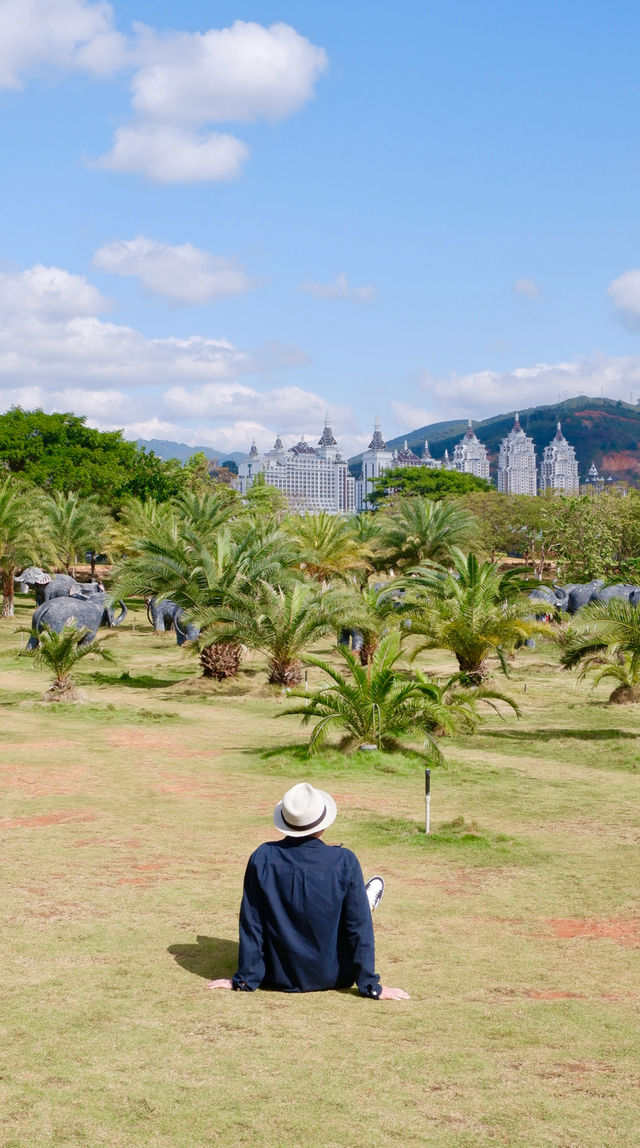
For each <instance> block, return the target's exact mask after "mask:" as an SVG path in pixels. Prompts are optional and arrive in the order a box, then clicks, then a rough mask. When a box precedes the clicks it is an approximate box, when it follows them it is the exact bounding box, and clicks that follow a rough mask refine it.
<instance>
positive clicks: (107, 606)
mask: <svg viewBox="0 0 640 1148" xmlns="http://www.w3.org/2000/svg"><path fill="white" fill-rule="evenodd" d="M69 596H70V598H71V599H72V601H75V600H76V599H77V598H80V599H81V600H82V601H83V602H95V603H96V605H97V606H102V621H101V623H100V624H101V625H102V626H109V627H110V628H111V629H112V630H113V629H114V628H115V627H116V626H120V625H121V623H122V622H124V620H125V618H126V616H127V607H126V605H125V603H124V602H123V601H122V598H119V599H118V605H119V606H120V613H119V614H118V615H117V616H116V612H115V609H114V601H113V599H112V598H110V597H109V595H108V594H107V592H106V591H105V590H96V591H95V592H94V593H90V594H75V593H74V594H70V595H69Z"/></svg>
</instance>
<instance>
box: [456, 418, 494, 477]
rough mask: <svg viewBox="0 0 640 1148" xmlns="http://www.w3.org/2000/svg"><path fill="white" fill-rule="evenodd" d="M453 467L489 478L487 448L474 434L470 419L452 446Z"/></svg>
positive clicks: (465, 472)
mask: <svg viewBox="0 0 640 1148" xmlns="http://www.w3.org/2000/svg"><path fill="white" fill-rule="evenodd" d="M453 469H454V470H459V471H461V472H462V474H475V476H476V478H486V479H488V478H489V458H488V456H487V448H486V446H485V445H484V443H481V442H480V439H479V438H478V436H477V435H476V432H475V431H474V429H473V424H472V422H471V419H469V426H468V427H467V430H466V432H465V434H464V436H463V438H461V440H460V442H459V443H457V444H456V446H455V447H454V451H453Z"/></svg>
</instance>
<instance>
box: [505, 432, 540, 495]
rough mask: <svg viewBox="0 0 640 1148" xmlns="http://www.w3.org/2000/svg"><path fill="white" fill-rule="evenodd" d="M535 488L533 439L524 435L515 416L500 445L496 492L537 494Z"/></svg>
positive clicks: (536, 485) (535, 474) (536, 484)
mask: <svg viewBox="0 0 640 1148" xmlns="http://www.w3.org/2000/svg"><path fill="white" fill-rule="evenodd" d="M537 487H538V483H537V473H536V450H535V446H534V443H533V439H532V438H529V435H527V434H525V433H524V431H523V429H522V427H521V426H520V416H519V415H518V414H516V417H515V420H514V423H513V427H512V429H511V430H510V431H509V434H508V435H507V436H506V438H503V440H502V442H501V443H500V454H499V456H498V490H499V491H500V493H501V494H537V492H538V490H537Z"/></svg>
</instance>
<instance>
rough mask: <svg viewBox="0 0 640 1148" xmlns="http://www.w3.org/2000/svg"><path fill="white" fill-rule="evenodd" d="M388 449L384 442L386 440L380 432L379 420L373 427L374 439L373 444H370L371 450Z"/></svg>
mask: <svg viewBox="0 0 640 1148" xmlns="http://www.w3.org/2000/svg"><path fill="white" fill-rule="evenodd" d="M386 449H387V444H386V442H385V441H384V439H383V437H382V432H381V430H380V419H378V418H377V419H376V421H375V423H374V426H373V438H372V439H371V442H370V443H369V450H386Z"/></svg>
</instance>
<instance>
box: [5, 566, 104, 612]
mask: <svg viewBox="0 0 640 1148" xmlns="http://www.w3.org/2000/svg"><path fill="white" fill-rule="evenodd" d="M15 581H16V582H19V583H20V585H21V587H22V591H23V593H25V594H26V593H27V592H28V591H29V590H30V589H31V587H33V589H34V590H35V594H36V606H41V605H42V603H43V602H50V601H51V599H52V598H67V597H68V596H69V595H70V594H91V593H104V586H103V584H102V582H76V580H75V578H72V577H71V575H70V574H54V576H53V578H52V577H51V575H50V574H47V573H46V572H45V571H44V570H41V569H40V567H39V566H28V567H27V569H26V570H23V571H22V574H20V575H19V577H17V578H16V579H15Z"/></svg>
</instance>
